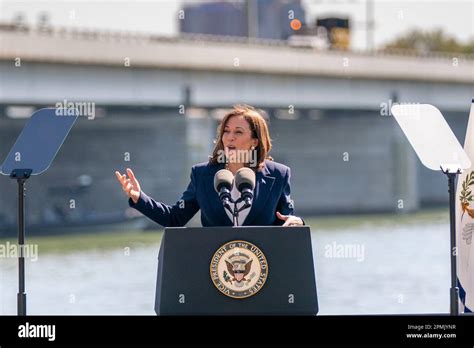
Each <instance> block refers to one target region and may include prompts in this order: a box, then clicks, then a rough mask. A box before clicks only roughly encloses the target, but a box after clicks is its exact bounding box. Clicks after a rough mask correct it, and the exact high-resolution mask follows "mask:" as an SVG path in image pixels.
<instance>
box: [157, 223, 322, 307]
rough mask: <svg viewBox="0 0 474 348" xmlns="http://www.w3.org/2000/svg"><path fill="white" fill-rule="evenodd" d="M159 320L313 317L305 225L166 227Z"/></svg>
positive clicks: (159, 284)
mask: <svg viewBox="0 0 474 348" xmlns="http://www.w3.org/2000/svg"><path fill="white" fill-rule="evenodd" d="M155 312H156V313H157V314H158V315H316V314H317V313H318V301H317V292H316V277H315V270H314V263H313V252H312V246H311V233H310V229H309V227H308V226H301V227H299V226H298V227H280V226H278V227H274V226H255V227H247V226H239V227H203V228H186V227H180V228H176V227H173V228H166V229H165V232H164V236H163V239H162V242H161V248H160V252H159V255H158V277H157V286H156V299H155Z"/></svg>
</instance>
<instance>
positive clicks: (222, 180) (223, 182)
mask: <svg viewBox="0 0 474 348" xmlns="http://www.w3.org/2000/svg"><path fill="white" fill-rule="evenodd" d="M233 184H234V176H233V175H232V172H231V171H230V170H227V169H221V170H219V171H218V172H217V173H216V175H214V189H215V190H216V192H217V194H218V195H219V199H220V200H221V202H222V204H224V207H226V208H227V209H228V210H230V211H231V212H232V210H231V208H230V202H232V196H231V194H230V191H231V190H232V186H233Z"/></svg>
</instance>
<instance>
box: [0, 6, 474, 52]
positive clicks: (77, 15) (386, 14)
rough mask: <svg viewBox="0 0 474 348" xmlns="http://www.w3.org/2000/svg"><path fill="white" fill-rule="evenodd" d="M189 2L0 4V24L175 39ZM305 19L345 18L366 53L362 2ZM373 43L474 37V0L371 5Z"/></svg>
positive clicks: (319, 9) (309, 11) (313, 10)
mask: <svg viewBox="0 0 474 348" xmlns="http://www.w3.org/2000/svg"><path fill="white" fill-rule="evenodd" d="M192 2H197V1H193V0H186V1H179V0H177V1H170V0H154V1H152V0H135V1H131V0H119V1H117V0H79V1H78V0H74V1H73V0H71V1H69V0H62V1H59V0H54V1H53V0H33V1H32V0H27V1H25V0H0V20H1V21H2V22H5V21H10V20H11V19H12V18H14V17H15V15H16V14H17V13H19V12H21V13H23V14H24V16H25V18H26V22H27V23H29V24H30V25H35V24H36V23H37V21H38V17H39V15H40V13H41V12H44V11H46V12H48V13H49V16H50V22H51V24H52V25H55V26H69V27H71V26H74V27H80V28H90V29H110V30H124V31H136V32H144V33H154V34H162V35H174V34H177V33H178V21H179V19H178V11H179V10H180V9H181V8H182V6H183V4H185V3H192ZM302 2H303V4H304V6H305V8H306V17H307V18H306V20H307V21H308V22H310V23H313V22H314V21H315V18H316V17H322V16H327V15H343V16H349V17H350V18H351V22H352V30H351V43H352V48H353V49H365V48H366V45H367V41H366V30H365V28H366V26H365V23H366V1H365V0H303V1H302ZM373 3H374V5H373V7H374V20H375V30H374V43H375V46H376V47H380V45H383V44H384V43H387V42H389V41H391V40H393V39H394V38H395V37H397V36H398V35H401V34H403V33H404V32H406V31H408V30H409V29H411V28H419V29H424V30H432V29H436V28H441V29H443V30H444V31H445V32H447V33H448V34H449V35H451V36H453V37H454V38H456V39H457V40H459V41H463V42H465V41H467V40H469V39H470V38H474V0H398V1H392V0H374V2H373Z"/></svg>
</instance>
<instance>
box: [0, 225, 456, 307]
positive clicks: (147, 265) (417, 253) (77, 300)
mask: <svg viewBox="0 0 474 348" xmlns="http://www.w3.org/2000/svg"><path fill="white" fill-rule="evenodd" d="M313 230H315V232H313V234H312V240H313V241H312V243H313V253H314V258H315V266H316V277H317V287H318V297H319V306H320V311H319V314H326V315H337V314H405V313H406V314H408V313H427V314H429V313H447V312H448V311H449V288H450V263H449V262H450V259H449V250H450V244H449V225H448V224H447V223H435V224H426V223H423V224H410V225H400V226H396V225H395V226H386V225H385V226H383V227H375V226H373V225H367V226H360V227H357V228H353V229H344V230H342V229H341V230H331V231H325V230H321V231H317V229H316V228H314V226H313ZM350 245H354V246H355V248H354V249H352V250H353V251H357V250H358V251H359V252H360V254H356V253H352V254H351V253H346V254H345V255H339V256H345V257H330V256H331V255H330V254H329V252H330V251H336V252H337V248H347V247H348V246H350ZM334 247H336V249H333V248H334ZM357 248H359V249H357ZM40 251H41V250H40ZM362 251H363V253H362ZM157 254H158V250H157V247H156V245H154V246H153V247H137V248H131V250H130V252H129V253H127V252H126V251H124V250H123V249H118V250H112V251H105V252H103V251H100V252H98V251H86V252H75V253H70V254H66V255H57V254H50V255H42V254H40V257H39V258H38V260H37V261H36V262H32V261H31V260H27V262H26V281H27V283H26V286H27V289H26V290H27V296H28V307H27V309H28V313H29V314H31V315H35V314H36V315H47V314H50V315H54V314H59V315H61V314H81V315H82V314H92V315H94V314H111V315H122V314H127V315H154V314H155V313H154V310H153V307H154V295H155V282H156V270H157ZM332 256H338V255H337V254H335V255H334V254H333V255H332ZM17 291H18V281H17V260H16V259H0V314H2V315H5V314H7V315H12V314H16V294H17Z"/></svg>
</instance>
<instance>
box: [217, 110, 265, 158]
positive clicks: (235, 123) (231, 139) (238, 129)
mask: <svg viewBox="0 0 474 348" xmlns="http://www.w3.org/2000/svg"><path fill="white" fill-rule="evenodd" d="M222 143H223V144H224V150H225V151H226V152H229V153H231V152H232V151H236V150H250V149H251V148H252V146H254V147H257V145H258V139H254V138H252V131H251V130H250V125H249V123H248V122H247V120H246V119H245V118H244V117H243V116H232V117H231V118H229V119H228V120H227V124H226V125H225V127H224V132H223V133H222Z"/></svg>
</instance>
